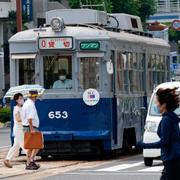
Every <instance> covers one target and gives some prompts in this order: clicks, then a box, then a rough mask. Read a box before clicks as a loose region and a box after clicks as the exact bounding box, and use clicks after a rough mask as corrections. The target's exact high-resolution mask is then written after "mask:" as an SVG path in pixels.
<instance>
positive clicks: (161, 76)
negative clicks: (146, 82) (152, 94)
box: [156, 56, 165, 84]
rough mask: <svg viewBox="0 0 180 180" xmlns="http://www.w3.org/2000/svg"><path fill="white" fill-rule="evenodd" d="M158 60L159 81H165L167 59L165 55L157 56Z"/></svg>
mask: <svg viewBox="0 0 180 180" xmlns="http://www.w3.org/2000/svg"><path fill="white" fill-rule="evenodd" d="M156 62H157V83H158V84H160V83H163V82H165V59H164V56H156Z"/></svg>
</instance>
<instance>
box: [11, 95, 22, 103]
mask: <svg viewBox="0 0 180 180" xmlns="http://www.w3.org/2000/svg"><path fill="white" fill-rule="evenodd" d="M20 96H21V97H23V95H22V94H21V93H17V94H15V95H14V98H13V99H14V100H15V102H16V101H17V100H18V99H19V97H20ZM16 104H17V102H16Z"/></svg>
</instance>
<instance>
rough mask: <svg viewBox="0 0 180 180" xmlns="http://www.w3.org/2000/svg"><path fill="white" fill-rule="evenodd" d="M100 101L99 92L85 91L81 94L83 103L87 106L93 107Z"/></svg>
mask: <svg viewBox="0 0 180 180" xmlns="http://www.w3.org/2000/svg"><path fill="white" fill-rule="evenodd" d="M99 99H100V95H99V92H98V91H97V90H96V89H93V88H90V89H86V90H85V91H84V93H83V101H84V103H85V104H86V105H88V106H95V105H96V104H97V103H98V102H99Z"/></svg>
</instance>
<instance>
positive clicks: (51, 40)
mask: <svg viewBox="0 0 180 180" xmlns="http://www.w3.org/2000/svg"><path fill="white" fill-rule="evenodd" d="M72 48H73V39H72V37H40V38H39V49H42V50H43V49H72Z"/></svg>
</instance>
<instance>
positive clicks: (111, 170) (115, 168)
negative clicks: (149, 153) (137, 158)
mask: <svg viewBox="0 0 180 180" xmlns="http://www.w3.org/2000/svg"><path fill="white" fill-rule="evenodd" d="M141 164H143V162H138V163H134V164H121V165H117V166H112V167H108V168H102V169H97V170H96V171H108V172H114V171H119V170H123V169H128V168H132V167H136V166H139V165H141Z"/></svg>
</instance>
